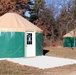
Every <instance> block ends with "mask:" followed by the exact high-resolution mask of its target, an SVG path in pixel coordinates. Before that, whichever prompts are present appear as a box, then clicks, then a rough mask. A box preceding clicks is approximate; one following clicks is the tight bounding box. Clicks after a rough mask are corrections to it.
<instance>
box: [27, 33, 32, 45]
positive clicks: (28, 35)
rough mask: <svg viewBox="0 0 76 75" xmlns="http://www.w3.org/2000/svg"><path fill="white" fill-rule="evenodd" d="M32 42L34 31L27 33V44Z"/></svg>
mask: <svg viewBox="0 0 76 75" xmlns="http://www.w3.org/2000/svg"><path fill="white" fill-rule="evenodd" d="M31 44H32V33H27V45H31Z"/></svg>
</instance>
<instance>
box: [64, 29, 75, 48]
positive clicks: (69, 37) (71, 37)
mask: <svg viewBox="0 0 76 75" xmlns="http://www.w3.org/2000/svg"><path fill="white" fill-rule="evenodd" d="M63 45H64V47H76V30H73V31H70V32H69V33H67V34H65V35H64V36H63Z"/></svg>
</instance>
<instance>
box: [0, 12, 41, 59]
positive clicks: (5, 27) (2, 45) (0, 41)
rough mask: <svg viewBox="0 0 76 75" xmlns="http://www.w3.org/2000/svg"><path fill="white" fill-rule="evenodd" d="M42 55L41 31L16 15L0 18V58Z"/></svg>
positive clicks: (11, 14)
mask: <svg viewBox="0 0 76 75" xmlns="http://www.w3.org/2000/svg"><path fill="white" fill-rule="evenodd" d="M40 55H42V30H41V29H40V28H38V27H37V26H35V25H34V24H32V23H31V22H29V21H28V20H26V19H25V18H23V17H22V16H20V15H18V14H16V13H6V14H4V15H3V16H1V17H0V58H21V57H35V56H40Z"/></svg>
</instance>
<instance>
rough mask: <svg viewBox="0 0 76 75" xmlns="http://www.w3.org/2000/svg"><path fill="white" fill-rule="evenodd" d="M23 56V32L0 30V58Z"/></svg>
mask: <svg viewBox="0 0 76 75" xmlns="http://www.w3.org/2000/svg"><path fill="white" fill-rule="evenodd" d="M17 57H24V33H23V32H0V58H17Z"/></svg>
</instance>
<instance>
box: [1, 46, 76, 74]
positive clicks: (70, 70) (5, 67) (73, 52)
mask: <svg viewBox="0 0 76 75" xmlns="http://www.w3.org/2000/svg"><path fill="white" fill-rule="evenodd" d="M43 52H44V55H45V56H55V57H61V58H63V57H64V58H71V59H76V49H71V48H62V47H45V48H44V51H43ZM0 75H76V64H73V65H66V66H63V67H56V68H49V69H39V68H34V67H31V66H22V65H20V64H17V63H13V62H9V61H6V60H1V61H0Z"/></svg>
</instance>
